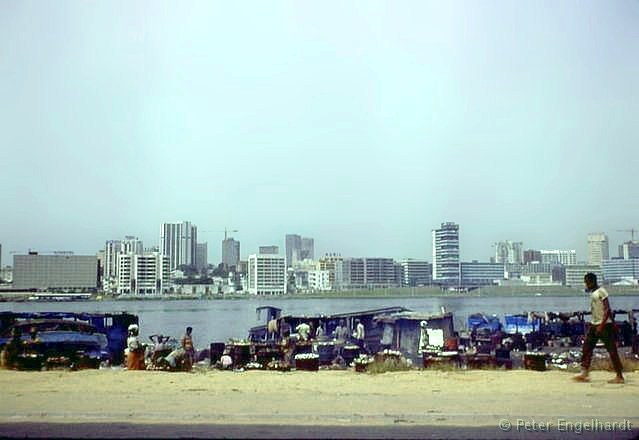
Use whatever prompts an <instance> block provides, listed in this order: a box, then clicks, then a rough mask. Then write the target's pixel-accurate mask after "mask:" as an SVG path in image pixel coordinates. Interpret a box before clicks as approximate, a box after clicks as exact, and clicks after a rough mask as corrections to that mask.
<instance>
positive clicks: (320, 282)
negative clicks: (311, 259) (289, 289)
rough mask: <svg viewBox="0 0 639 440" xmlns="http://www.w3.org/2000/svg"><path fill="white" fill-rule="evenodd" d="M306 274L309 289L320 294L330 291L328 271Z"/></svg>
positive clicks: (315, 271)
mask: <svg viewBox="0 0 639 440" xmlns="http://www.w3.org/2000/svg"><path fill="white" fill-rule="evenodd" d="M307 273H308V288H309V289H311V290H314V291H320V292H325V291H328V290H331V289H332V286H331V282H330V276H329V275H330V272H329V271H328V270H310V271H308V272H307Z"/></svg>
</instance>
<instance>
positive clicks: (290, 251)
mask: <svg viewBox="0 0 639 440" xmlns="http://www.w3.org/2000/svg"><path fill="white" fill-rule="evenodd" d="M314 257H315V240H313V239H312V238H310V237H301V236H299V235H297V234H287V235H286V266H287V267H291V266H292V265H293V264H294V263H295V262H297V261H302V260H305V259H310V260H312V259H313V258H314Z"/></svg>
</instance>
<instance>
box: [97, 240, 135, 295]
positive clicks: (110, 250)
mask: <svg viewBox="0 0 639 440" xmlns="http://www.w3.org/2000/svg"><path fill="white" fill-rule="evenodd" d="M143 253H144V245H143V243H142V241H141V240H140V239H138V237H135V236H132V235H127V236H125V237H124V240H108V241H107V242H106V244H105V246H104V259H103V261H102V289H103V290H104V291H105V292H114V291H115V289H116V286H117V282H118V268H119V266H118V255H120V254H132V255H142V254H143Z"/></svg>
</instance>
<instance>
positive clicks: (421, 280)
mask: <svg viewBox="0 0 639 440" xmlns="http://www.w3.org/2000/svg"><path fill="white" fill-rule="evenodd" d="M399 265H400V267H401V274H402V277H401V283H402V286H405V287H414V286H427V285H429V284H430V282H431V277H432V274H431V272H432V270H433V269H432V266H431V265H430V263H429V262H428V261H424V260H413V259H410V258H409V259H406V260H401V261H400V262H399Z"/></svg>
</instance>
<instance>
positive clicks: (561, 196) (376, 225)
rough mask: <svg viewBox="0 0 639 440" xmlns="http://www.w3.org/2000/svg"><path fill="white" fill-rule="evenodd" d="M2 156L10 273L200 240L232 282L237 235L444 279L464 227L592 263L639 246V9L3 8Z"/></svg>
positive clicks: (490, 238) (557, 5) (468, 247)
mask: <svg viewBox="0 0 639 440" xmlns="http://www.w3.org/2000/svg"><path fill="white" fill-rule="evenodd" d="M0 146H1V151H0V187H1V188H2V191H1V192H0V207H1V208H0V211H1V213H2V215H0V243H2V246H3V254H4V259H3V261H7V262H8V263H9V264H10V262H9V261H8V260H9V259H8V256H9V255H8V254H9V252H11V251H19V252H20V253H25V252H26V251H27V250H28V249H29V248H31V249H34V250H39V251H41V252H47V251H55V250H71V251H74V252H76V253H78V254H95V252H96V251H97V250H99V249H102V248H103V247H104V243H105V241H106V240H110V239H119V238H122V237H124V236H125V235H135V236H138V237H139V238H140V239H141V240H143V241H144V244H145V245H146V246H152V245H157V244H158V243H159V236H160V224H161V223H163V222H173V221H181V220H188V221H191V222H193V223H194V224H195V225H197V226H198V241H200V242H204V241H207V242H208V243H209V246H208V249H209V261H210V262H211V263H214V264H216V263H217V262H219V261H220V257H221V255H220V254H221V249H220V242H221V240H222V238H223V235H224V233H223V230H224V228H225V227H228V228H230V229H237V230H239V232H238V233H235V234H233V235H234V237H235V238H237V239H239V240H240V241H241V243H242V257H246V256H247V255H248V254H250V253H254V252H256V251H257V248H258V246H259V245H270V244H276V245H279V246H280V248H283V245H284V236H285V234H287V233H298V234H301V235H304V236H308V237H313V238H314V239H315V253H316V255H318V256H319V255H323V254H324V253H326V252H337V253H340V254H341V255H343V256H384V257H393V258H406V257H412V258H425V259H430V258H431V230H432V229H434V228H438V227H439V225H440V223H441V222H445V221H451V222H456V223H458V224H459V225H460V251H461V259H462V260H471V259H479V260H484V261H485V260H487V259H488V258H489V257H490V256H492V255H494V251H493V249H492V248H491V245H492V244H493V243H495V242H497V241H502V240H515V241H522V242H523V243H524V247H525V248H533V249H576V250H577V256H578V258H579V260H583V259H585V257H586V237H587V234H588V233H589V232H605V233H607V234H608V235H609V237H610V245H611V249H614V248H615V246H616V245H617V244H619V243H620V242H621V241H623V240H628V239H629V238H630V235H629V233H626V232H617V231H618V230H624V229H630V228H638V229H639V202H638V201H637V200H636V199H635V193H636V188H637V183H636V182H637V165H639V2H637V1H631V0H627V1H623V0H622V1H615V2H601V1H562V2H551V1H539V2H513V1H494V2H473V1H467V2H444V1H439V2H426V1H421V0H420V1H415V2H410V1H400V2H369V1H353V2H321V3H316V4H311V3H300V2H294V1H290V2H287V1H272V2H245V3H241V2H240V3H238V2H221V1H218V2H213V1H205V2H186V3H184V2H181V3H179V4H177V3H168V2H157V1H153V2H151V1H148V2H146V1H139V2H134V3H131V2H125V1H119V2H116V1H109V2H80V1H59V2H35V1H7V0H0ZM207 231H209V232H207ZM611 253H613V254H614V250H611Z"/></svg>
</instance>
